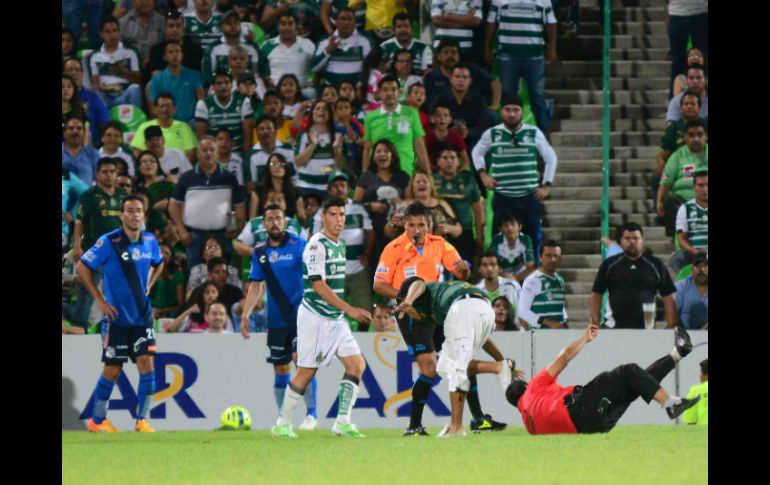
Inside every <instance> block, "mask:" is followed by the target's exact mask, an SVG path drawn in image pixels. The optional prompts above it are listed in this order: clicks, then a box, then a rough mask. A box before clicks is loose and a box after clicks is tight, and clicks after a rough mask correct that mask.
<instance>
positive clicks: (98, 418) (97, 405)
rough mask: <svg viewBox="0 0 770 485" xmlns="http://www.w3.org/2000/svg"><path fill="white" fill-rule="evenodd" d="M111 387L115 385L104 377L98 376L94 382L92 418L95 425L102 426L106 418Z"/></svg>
mask: <svg viewBox="0 0 770 485" xmlns="http://www.w3.org/2000/svg"><path fill="white" fill-rule="evenodd" d="M113 387H115V383H114V382H112V381H110V380H108V379H107V378H106V377H104V376H99V380H98V381H96V392H95V394H96V396H95V398H94V416H93V418H94V423H96V424H102V422H103V421H104V418H105V417H106V416H107V403H108V402H109V399H110V394H112V388H113Z"/></svg>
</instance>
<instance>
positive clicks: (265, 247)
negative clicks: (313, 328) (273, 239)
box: [249, 233, 307, 328]
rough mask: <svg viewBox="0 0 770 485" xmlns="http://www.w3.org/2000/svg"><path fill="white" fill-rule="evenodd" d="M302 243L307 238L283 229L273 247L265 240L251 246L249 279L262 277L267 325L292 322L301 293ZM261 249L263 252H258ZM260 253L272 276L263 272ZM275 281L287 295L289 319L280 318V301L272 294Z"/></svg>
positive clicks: (279, 325) (274, 325)
mask: <svg viewBox="0 0 770 485" xmlns="http://www.w3.org/2000/svg"><path fill="white" fill-rule="evenodd" d="M305 244H307V241H305V240H304V239H302V238H301V237H297V236H294V235H293V234H288V233H287V234H286V236H285V237H284V239H283V241H281V244H280V245H279V246H277V247H271V246H270V244H269V243H268V242H264V243H261V244H258V245H257V247H255V248H254V252H253V253H252V255H251V272H250V273H249V279H250V280H251V281H264V282H265V284H266V285H267V294H268V297H267V328H286V327H288V326H290V325H296V322H297V308H298V307H299V304H300V302H301V301H302V295H303V294H304V287H303V283H302V252H303V251H304V250H305ZM263 252H264V256H258V255H260V254H263ZM260 257H263V258H264V261H266V262H268V263H269V264H270V268H271V269H272V273H273V275H272V277H271V276H270V275H266V274H265V272H264V271H263V270H262V266H261V265H260V262H259V258H260ZM276 285H280V287H281V290H283V293H284V294H285V295H286V298H287V299H288V306H285V311H291V312H292V314H291V315H292V318H291V320H290V321H287V319H286V318H284V315H283V313H282V312H281V303H280V302H278V301H277V298H276V297H275V291H276ZM284 305H285V304H284ZM289 307H290V308H289Z"/></svg>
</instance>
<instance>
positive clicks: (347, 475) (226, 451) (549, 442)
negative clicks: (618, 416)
mask: <svg viewBox="0 0 770 485" xmlns="http://www.w3.org/2000/svg"><path fill="white" fill-rule="evenodd" d="M440 429H441V428H440V427H435V428H430V429H429V432H430V433H431V436H429V437H428V436H422V437H409V438H405V437H402V436H401V432H402V430H398V429H363V430H362V432H364V434H366V438H364V439H353V438H340V437H336V436H332V435H331V432H330V431H329V430H328V429H318V430H316V431H298V432H297V433H298V434H299V438H298V439H292V440H288V439H277V438H272V437H271V436H270V432H269V431H179V432H168V431H167V432H158V433H154V434H141V433H134V432H121V433H115V434H99V435H95V434H91V433H87V432H74V431H62V483H63V484H69V483H72V484H83V483H105V482H109V483H110V484H119V483H127V484H131V485H134V484H136V483H140V482H142V481H149V482H151V483H163V484H165V483H207V484H208V483H226V484H228V485H231V484H236V483H237V484H240V483H275V482H278V483H281V482H288V483H312V484H314V485H317V484H319V483H335V484H347V483H351V484H352V483H356V484H357V483H382V484H388V485H392V484H396V483H442V484H445V483H484V484H486V483H537V484H539V483H549V484H552V483H564V484H574V483H591V484H597V483H623V484H629V483H645V484H647V483H677V484H705V483H708V427H702V426H652V425H644V426H618V427H616V428H615V429H614V430H613V431H612V432H610V433H608V434H599V435H551V436H529V435H528V434H527V432H526V430H525V429H524V428H523V427H510V428H508V429H506V430H504V431H502V432H496V433H489V432H485V433H482V434H476V435H473V434H470V433H469V434H468V436H467V437H465V438H451V439H437V438H436V437H435V435H436V434H437V433H438V432H439V431H440ZM466 430H467V426H466Z"/></svg>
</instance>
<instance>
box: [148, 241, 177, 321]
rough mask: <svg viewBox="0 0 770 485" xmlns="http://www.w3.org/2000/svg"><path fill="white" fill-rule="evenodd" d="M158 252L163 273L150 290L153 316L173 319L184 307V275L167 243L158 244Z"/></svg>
mask: <svg viewBox="0 0 770 485" xmlns="http://www.w3.org/2000/svg"><path fill="white" fill-rule="evenodd" d="M160 252H161V254H162V255H163V263H164V264H163V272H161V274H160V276H158V279H157V280H155V284H154V285H153V287H152V289H151V290H150V301H151V302H152V308H153V316H154V317H155V318H166V317H174V316H175V314H176V312H178V311H179V310H180V309H181V308H182V305H184V274H183V273H182V271H181V269H180V268H179V265H178V264H177V262H176V258H174V253H173V250H172V248H171V246H170V245H169V244H168V243H165V242H164V243H160Z"/></svg>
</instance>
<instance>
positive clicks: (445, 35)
mask: <svg viewBox="0 0 770 485" xmlns="http://www.w3.org/2000/svg"><path fill="white" fill-rule="evenodd" d="M473 9H476V11H475V12H474V14H473V16H474V17H476V18H478V19H481V18H482V17H481V0H433V2H432V3H431V8H430V16H431V17H441V16H442V14H443V13H444V12H446V13H454V14H458V15H468V13H469V12H470V11H471V10H473ZM444 39H451V40H455V41H457V43H458V44H460V52H462V53H469V52H471V50H472V48H473V28H472V27H465V28H457V29H451V28H445V27H436V33H435V34H434V35H433V48H434V49H437V48H438V46H439V44H440V43H441V41H442V40H444Z"/></svg>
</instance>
